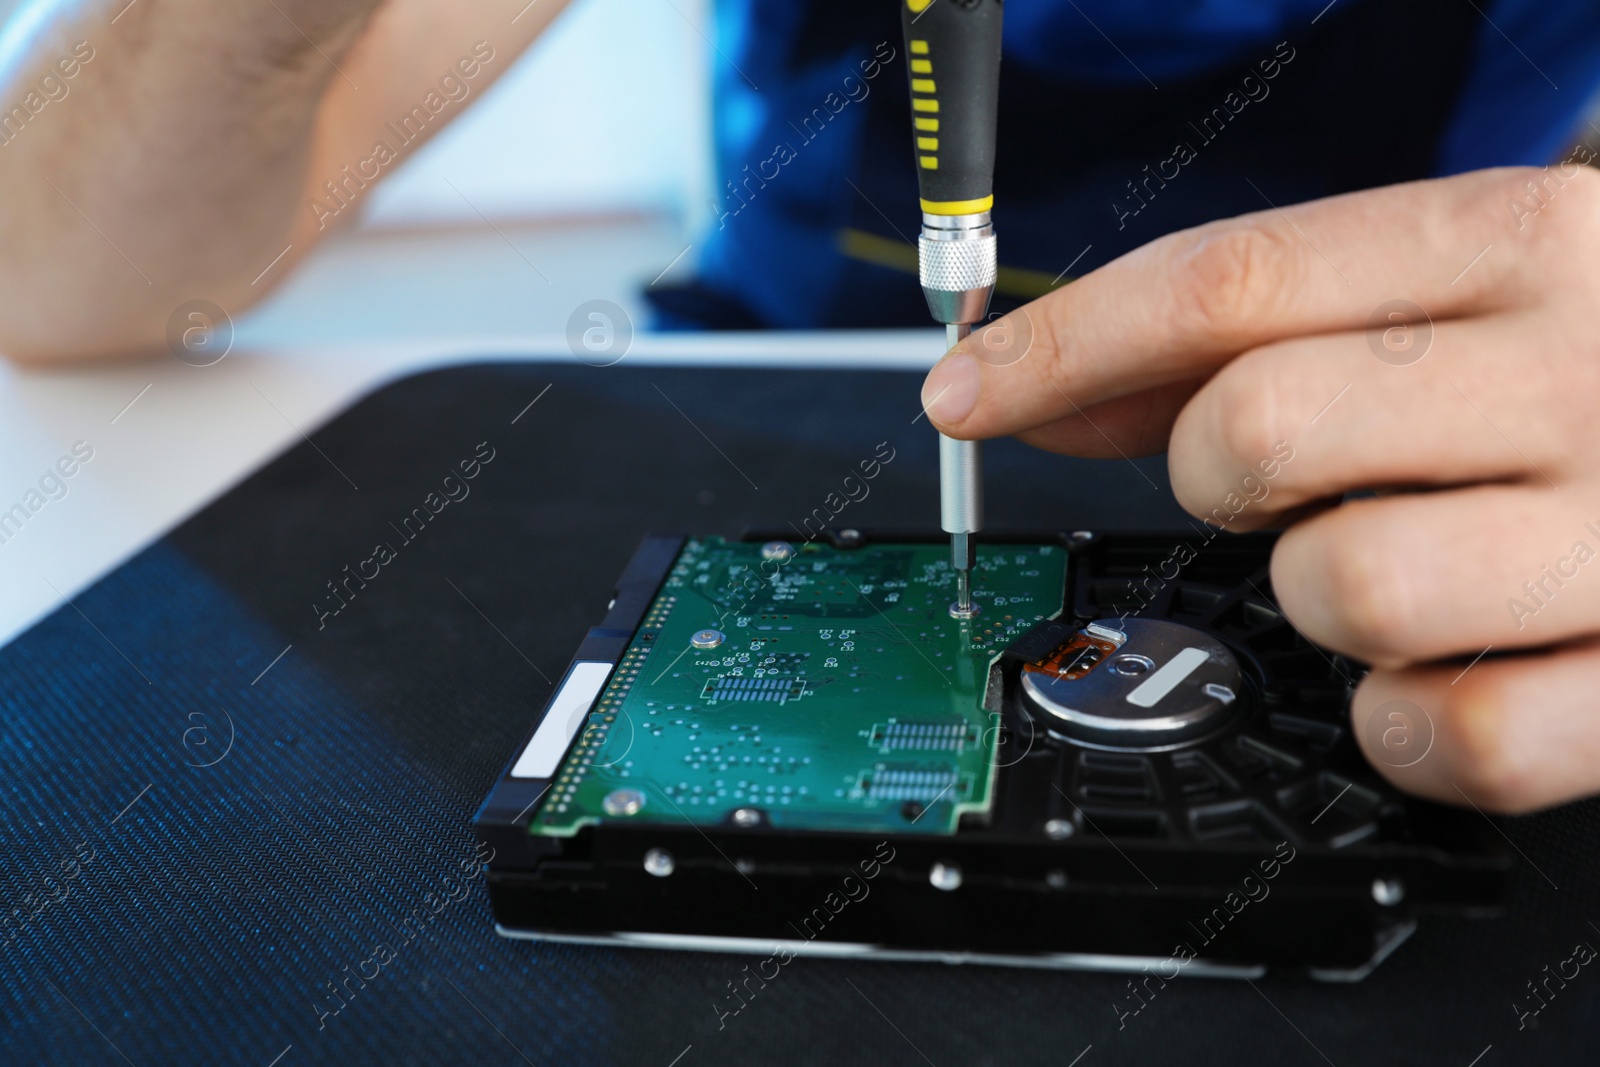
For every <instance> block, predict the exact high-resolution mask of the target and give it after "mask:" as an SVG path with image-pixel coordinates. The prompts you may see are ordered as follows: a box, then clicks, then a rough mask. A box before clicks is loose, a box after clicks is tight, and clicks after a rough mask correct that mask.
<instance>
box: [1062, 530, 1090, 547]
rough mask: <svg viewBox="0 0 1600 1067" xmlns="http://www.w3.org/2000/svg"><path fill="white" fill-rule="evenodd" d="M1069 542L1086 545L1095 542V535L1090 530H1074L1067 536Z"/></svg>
mask: <svg viewBox="0 0 1600 1067" xmlns="http://www.w3.org/2000/svg"><path fill="white" fill-rule="evenodd" d="M1067 540H1069V541H1071V542H1072V543H1073V544H1075V545H1086V544H1088V543H1089V542H1090V541H1093V540H1094V534H1093V533H1091V532H1090V531H1088V530H1073V531H1072V533H1070V534H1068V535H1067Z"/></svg>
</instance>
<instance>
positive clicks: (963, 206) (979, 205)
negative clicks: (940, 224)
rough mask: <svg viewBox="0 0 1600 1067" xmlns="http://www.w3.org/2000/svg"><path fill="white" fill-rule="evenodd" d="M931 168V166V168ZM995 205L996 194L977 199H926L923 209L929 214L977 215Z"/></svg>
mask: <svg viewBox="0 0 1600 1067" xmlns="http://www.w3.org/2000/svg"><path fill="white" fill-rule="evenodd" d="M930 169H931V168H930ZM993 207H994V195H993V194H992V193H991V194H990V195H989V196H984V197H979V198H978V199H977V200H924V201H923V202H922V210H923V211H925V212H927V213H928V214H929V215H976V214H977V213H978V212H980V211H989V210H991V209H992V208H993Z"/></svg>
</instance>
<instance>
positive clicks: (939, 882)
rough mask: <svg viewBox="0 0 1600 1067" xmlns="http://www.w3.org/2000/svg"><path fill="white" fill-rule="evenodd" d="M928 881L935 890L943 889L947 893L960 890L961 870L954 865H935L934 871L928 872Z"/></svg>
mask: <svg viewBox="0 0 1600 1067" xmlns="http://www.w3.org/2000/svg"><path fill="white" fill-rule="evenodd" d="M928 881H929V883H931V884H932V886H933V888H935V889H943V890H944V891H945V892H946V893H948V892H950V891H951V890H952V889H960V888H961V868H960V867H957V866H956V865H955V864H953V863H935V864H934V865H933V870H931V871H929V872H928Z"/></svg>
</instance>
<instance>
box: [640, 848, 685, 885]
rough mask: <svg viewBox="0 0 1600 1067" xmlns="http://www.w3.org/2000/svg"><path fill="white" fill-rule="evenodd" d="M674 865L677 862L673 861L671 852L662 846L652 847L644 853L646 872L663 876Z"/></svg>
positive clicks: (675, 865) (659, 876) (669, 871)
mask: <svg viewBox="0 0 1600 1067" xmlns="http://www.w3.org/2000/svg"><path fill="white" fill-rule="evenodd" d="M675 867H677V864H676V863H674V862H673V859H672V853H670V852H668V851H667V850H666V849H664V848H653V849H651V850H650V851H649V852H646V853H645V854H644V869H645V872H646V873H647V874H653V875H655V876H656V877H657V878H665V877H666V876H667V875H669V874H671V873H672V871H673V869H674V868H675Z"/></svg>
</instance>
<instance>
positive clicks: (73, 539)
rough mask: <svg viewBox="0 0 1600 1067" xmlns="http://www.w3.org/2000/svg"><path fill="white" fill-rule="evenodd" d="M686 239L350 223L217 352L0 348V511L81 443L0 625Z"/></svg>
mask: <svg viewBox="0 0 1600 1067" xmlns="http://www.w3.org/2000/svg"><path fill="white" fill-rule="evenodd" d="M686 243H687V242H686V241H685V240H684V239H683V238H682V237H681V236H680V235H678V234H677V233H675V232H673V230H672V229H671V228H670V227H667V226H665V225H662V224H659V223H653V222H650V221H648V220H643V221H641V220H632V221H629V220H617V221H612V222H605V223H589V224H586V225H582V226H577V225H575V226H571V227H554V228H552V227H543V228H538V229H534V228H527V227H522V228H517V227H508V226H504V225H502V226H501V227H500V228H499V230H492V229H490V230H481V231H479V230H458V231H446V232H437V231H425V232H412V233H382V232H378V233H357V234H355V235H353V236H351V237H348V238H345V239H342V240H340V241H338V242H335V243H331V244H329V245H328V246H326V247H325V248H323V249H321V250H319V252H318V253H317V254H316V255H315V256H314V257H313V258H312V259H311V260H309V261H307V263H306V264H304V266H303V267H302V269H301V270H300V272H299V273H298V274H297V275H296V276H295V278H294V279H293V280H292V281H291V282H290V283H289V284H288V285H286V286H285V287H284V288H283V290H282V291H280V292H279V293H278V294H277V295H275V296H274V297H273V299H272V300H271V301H269V302H268V303H267V304H266V305H263V306H262V307H261V308H260V309H258V310H257V311H255V312H253V313H252V314H250V315H249V316H246V317H244V318H241V319H240V320H239V322H238V323H237V337H236V342H235V345H234V348H233V350H232V352H231V353H230V354H229V355H228V356H227V357H226V358H224V359H223V360H222V361H221V362H219V363H217V364H215V365H214V366H210V367H193V366H189V365H188V364H185V363H182V362H180V361H179V360H177V359H175V358H169V357H166V356H162V357H161V358H160V359H157V360H155V361H153V362H144V363H130V364H127V365H123V366H97V367H80V368H62V369H52V370H35V369H23V368H18V367H12V366H10V365H7V364H4V363H3V362H0V512H3V511H4V510H5V509H7V508H10V507H11V505H13V504H17V503H23V502H24V501H25V499H26V493H27V491H28V490H29V489H30V488H36V487H37V484H38V482H39V479H40V477H41V475H43V474H45V472H46V471H48V470H50V469H52V468H53V467H54V465H55V464H56V463H57V461H58V460H59V459H60V458H61V457H62V456H65V455H68V454H69V453H70V452H71V449H72V446H73V444H74V442H77V441H84V442H87V444H88V445H89V446H90V447H92V448H93V450H94V456H93V459H91V460H90V461H89V462H88V463H86V464H84V465H83V466H82V467H81V468H80V469H78V470H77V471H76V472H75V473H74V474H73V476H72V477H71V478H68V479H65V484H66V487H67V492H66V495H65V496H62V497H60V498H59V499H53V500H47V502H46V503H45V504H44V505H43V506H42V507H40V508H39V510H38V511H37V512H33V513H31V514H30V516H29V518H28V520H27V521H26V522H25V523H24V524H23V525H22V527H21V529H20V530H17V531H16V532H14V533H11V534H10V535H9V540H7V541H5V542H4V543H0V644H4V643H6V642H9V641H10V640H11V639H12V638H13V637H15V636H16V635H17V634H19V633H21V632H22V631H23V630H24V629H26V628H27V627H28V626H29V625H31V624H32V623H33V622H35V621H37V620H38V619H40V618H41V617H43V616H44V615H46V614H48V613H49V612H51V611H52V610H54V609H55V608H56V607H57V606H59V605H60V604H61V603H62V602H63V600H64V599H65V598H70V597H73V596H75V595H76V594H77V592H78V591H79V590H81V589H83V588H84V587H85V586H87V585H89V584H91V583H92V582H94V581H95V580H96V579H97V578H99V577H100V576H101V575H103V574H105V573H107V572H108V571H110V570H111V569H112V568H114V567H116V566H117V564H119V563H120V562H122V561H123V560H125V559H127V558H128V557H129V556H131V555H133V554H134V553H135V552H137V551H139V550H140V549H141V548H143V547H144V546H146V545H148V544H149V543H150V542H152V541H154V540H155V539H157V538H158V537H160V536H161V535H162V534H163V533H164V532H165V531H167V530H169V529H171V528H172V527H173V526H175V525H177V524H178V523H179V522H181V521H182V520H183V519H185V518H186V517H188V516H189V515H191V514H193V513H194V512H196V511H198V510H200V509H201V508H202V507H204V506H205V505H206V504H207V503H208V502H210V501H211V500H213V499H215V498H216V497H217V496H219V495H221V494H222V493H223V492H224V491H226V490H227V489H228V488H229V487H230V486H232V485H233V484H235V483H236V482H238V481H239V480H241V479H242V478H243V477H244V476H246V475H247V474H249V473H250V472H251V471H253V470H255V469H256V468H257V467H259V466H261V465H262V464H263V463H264V462H265V461H267V460H268V459H270V458H271V457H272V456H274V455H276V454H277V453H279V452H281V451H283V450H284V449H286V448H288V447H290V446H292V445H294V444H296V443H297V442H299V441H300V440H301V435H302V433H305V432H309V431H312V430H314V429H315V428H316V427H317V426H318V425H319V424H321V423H323V422H325V421H326V420H327V419H329V418H330V417H332V416H333V415H334V414H336V413H337V412H338V411H339V410H341V409H342V408H344V407H347V406H348V405H349V404H350V403H351V402H352V401H354V400H355V399H356V398H357V397H359V396H361V395H362V394H364V393H367V392H370V391H371V390H373V389H375V388H377V387H378V386H380V385H381V384H383V383H384V382H387V381H390V380H393V379H395V378H398V377H402V376H404V375H407V374H411V373H414V372H417V371H421V370H424V369H427V368H431V367H439V366H445V365H448V364H452V363H461V362H471V361H477V360H481V359H502V360H524V359H545V360H558V361H569V360H572V359H573V358H574V357H573V355H572V354H571V351H570V350H569V348H568V346H567V342H566V337H565V326H566V320H567V317H568V316H569V315H570V314H571V312H572V310H573V309H574V308H576V307H577V306H578V305H579V304H581V303H583V302H584V301H586V300H590V299H597V298H598V299H606V300H611V301H613V302H615V303H617V304H619V305H621V306H622V307H623V308H625V309H626V310H628V311H629V313H630V314H632V315H633V317H634V318H635V320H636V321H639V322H643V321H645V320H646V318H647V315H646V312H645V310H644V306H643V302H642V301H641V300H640V298H639V295H638V294H639V291H640V290H641V289H642V288H643V287H644V286H645V285H648V284H650V283H651V280H652V278H653V277H655V275H656V274H657V273H658V272H659V271H660V270H661V268H662V267H663V266H665V265H667V264H668V263H670V262H671V261H672V260H673V257H674V256H677V255H678V253H679V252H681V251H683V249H684V246H685V244H686ZM691 258H692V257H691V256H684V257H683V258H682V259H680V260H679V261H678V264H677V265H676V266H675V267H674V271H675V272H680V273H681V271H682V270H683V265H684V264H685V263H687V262H688V261H689V260H690V259H691ZM541 271H542V272H543V274H544V276H545V277H546V278H548V279H549V280H548V281H545V280H542V279H541V278H540V272H541ZM672 276H673V275H668V277H672ZM907 283H908V284H914V282H912V280H911V279H909V278H908V279H907ZM942 350H943V335H942V332H941V331H939V330H937V329H928V330H907V331H881V332H880V331H875V332H862V333H818V334H804V333H781V334H780V333H772V334H666V335H650V334H643V333H641V334H639V335H637V336H636V337H635V340H634V343H633V346H632V349H631V350H630V352H629V354H628V356H627V357H626V358H627V360H628V361H629V362H646V361H648V362H653V363H659V364H694V363H711V362H717V363H722V364H724V365H726V364H729V363H733V362H737V363H739V364H741V365H746V366H748V365H762V366H772V367H780V366H784V367H793V366H837V367H841V368H847V367H848V368H863V367H877V368H890V367H899V368H907V369H910V368H926V367H928V366H931V365H932V363H933V361H934V360H935V359H936V358H937V357H938V356H939V355H940V353H941V352H942ZM41 495H42V494H41Z"/></svg>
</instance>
